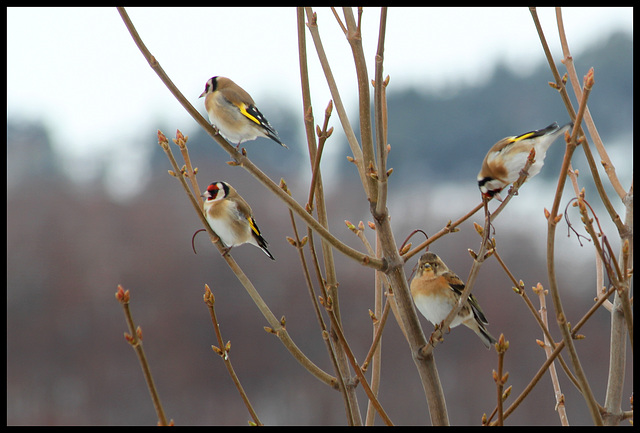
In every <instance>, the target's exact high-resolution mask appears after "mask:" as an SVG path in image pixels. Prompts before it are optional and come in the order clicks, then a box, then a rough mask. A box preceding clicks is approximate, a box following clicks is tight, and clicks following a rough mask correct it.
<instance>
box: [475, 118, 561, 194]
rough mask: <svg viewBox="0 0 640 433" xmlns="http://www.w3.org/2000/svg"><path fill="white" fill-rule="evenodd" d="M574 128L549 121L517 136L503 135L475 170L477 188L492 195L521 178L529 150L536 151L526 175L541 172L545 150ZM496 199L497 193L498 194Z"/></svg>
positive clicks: (530, 175)
mask: <svg viewBox="0 0 640 433" xmlns="http://www.w3.org/2000/svg"><path fill="white" fill-rule="evenodd" d="M571 127H573V123H572V122H569V123H567V124H566V125H563V126H558V123H557V122H554V123H552V124H551V125H549V126H547V127H546V128H543V129H538V130H536V131H530V132H527V133H524V134H521V135H518V136H516V137H505V138H503V139H502V140H500V141H498V142H497V143H496V144H494V145H493V147H492V148H491V149H489V152H487V155H486V156H485V157H484V161H482V168H481V169H480V172H479V173H478V188H480V192H481V193H482V196H483V197H486V198H492V197H494V196H496V195H497V194H498V193H499V192H500V191H501V190H502V189H503V188H504V187H506V186H507V185H509V184H511V183H513V182H515V181H516V180H518V178H519V177H520V171H521V170H522V169H523V168H524V166H525V164H526V163H527V158H528V157H529V152H531V149H535V150H536V156H535V161H534V163H533V164H532V165H531V167H529V176H528V178H527V180H528V179H531V178H532V177H533V176H535V175H536V174H538V173H539V172H540V169H541V168H542V166H543V165H544V158H545V156H546V153H547V149H548V148H549V146H551V144H552V143H553V142H554V141H555V140H556V139H557V138H558V137H559V136H560V135H562V134H563V133H564V132H565V131H566V130H568V129H569V128H571ZM497 198H498V199H499V196H498V197H497Z"/></svg>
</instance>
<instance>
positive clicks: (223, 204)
mask: <svg viewBox="0 0 640 433" xmlns="http://www.w3.org/2000/svg"><path fill="white" fill-rule="evenodd" d="M202 197H203V198H204V199H205V201H204V215H205V217H206V218H207V221H208V222H209V225H210V226H211V228H212V229H213V231H214V232H216V234H217V235H218V236H219V237H220V240H222V242H223V243H224V245H225V246H226V247H227V249H226V251H225V252H224V254H226V253H228V252H229V250H231V248H233V247H235V246H238V245H242V244H245V243H250V244H253V245H255V246H256V247H258V248H260V249H261V250H262V251H264V253H265V254H266V255H267V256H269V258H270V259H271V260H275V258H274V257H273V255H272V254H271V253H270V252H269V250H268V249H267V241H266V240H265V238H263V237H262V234H261V233H260V229H258V225H257V224H256V221H255V220H254V219H253V217H252V216H251V214H252V212H251V207H250V206H249V204H248V203H247V202H246V201H245V200H244V199H243V198H242V197H240V195H239V194H238V192H237V191H236V190H235V189H234V188H233V187H232V186H231V185H229V184H228V183H227V182H213V183H212V184H211V185H209V186H208V187H207V190H206V191H205V192H203V193H202Z"/></svg>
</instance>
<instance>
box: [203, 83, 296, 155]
mask: <svg viewBox="0 0 640 433" xmlns="http://www.w3.org/2000/svg"><path fill="white" fill-rule="evenodd" d="M203 96H206V98H205V100H204V106H205V108H206V109H207V113H208V114H209V120H210V121H211V123H212V124H213V125H214V126H215V127H216V128H218V131H219V132H220V134H221V135H222V136H223V137H224V138H226V139H227V140H229V141H231V142H232V143H238V145H237V146H236V147H239V146H240V143H242V142H244V141H249V140H255V139H256V138H258V137H267V138H270V139H272V140H273V141H275V142H276V143H278V144H279V145H280V146H282V147H285V148H287V149H288V147H287V145H286V144H284V143H283V142H282V141H281V140H280V137H278V133H277V132H276V130H275V129H274V128H273V126H271V124H270V123H269V121H268V120H267V119H266V117H264V116H263V115H262V113H261V112H260V110H258V107H256V104H255V102H253V98H251V95H249V94H248V93H247V92H246V91H245V90H244V89H243V88H242V87H240V86H238V85H237V84H236V83H234V82H233V81H231V80H230V79H229V78H226V77H213V78H211V79H209V80H208V81H207V84H206V85H205V87H204V92H202V94H201V95H200V98H202V97H203Z"/></svg>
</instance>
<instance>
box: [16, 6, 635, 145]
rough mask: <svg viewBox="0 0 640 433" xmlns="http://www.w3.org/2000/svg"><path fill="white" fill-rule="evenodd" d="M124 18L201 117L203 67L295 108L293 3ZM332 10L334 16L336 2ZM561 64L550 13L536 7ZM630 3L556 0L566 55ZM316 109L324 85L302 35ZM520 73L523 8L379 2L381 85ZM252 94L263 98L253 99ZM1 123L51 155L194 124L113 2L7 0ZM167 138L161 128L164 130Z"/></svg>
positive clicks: (532, 48) (371, 13)
mask: <svg viewBox="0 0 640 433" xmlns="http://www.w3.org/2000/svg"><path fill="white" fill-rule="evenodd" d="M127 11H128V13H129V15H130V17H131V19H132V21H133V23H134V25H135V26H136V28H137V30H138V32H139V33H140V35H141V37H142V38H143V40H144V41H145V43H146V44H147V46H148V48H149V49H150V51H151V52H152V54H154V55H155V57H156V59H157V60H158V61H159V62H160V64H161V65H162V67H163V68H164V70H165V71H166V72H167V73H168V74H169V76H170V77H171V79H172V80H173V81H174V83H175V84H176V85H177V86H178V87H179V88H180V89H181V90H182V91H183V93H184V94H185V95H186V96H187V97H188V98H190V99H191V102H192V103H193V104H194V106H196V107H197V108H198V109H200V110H201V112H202V113H204V110H203V107H202V100H198V96H199V94H200V93H201V92H202V90H203V89H204V84H205V82H206V80H207V79H208V78H210V77H211V76H213V75H224V76H228V77H230V78H232V79H233V80H234V81H236V82H237V83H238V84H240V85H241V86H242V87H244V88H245V89H246V90H247V91H249V93H251V94H252V96H253V97H254V99H255V100H256V102H257V105H258V106H259V107H260V106H265V105H266V104H267V102H265V101H268V104H273V103H274V101H273V99H276V98H278V99H281V100H282V101H283V102H284V103H286V104H289V105H291V106H293V107H294V108H295V109H299V107H300V102H299V99H300V85H299V82H300V79H299V72H298V71H299V69H298V59H297V31H296V18H295V16H296V15H295V9H293V8H268V9H261V8H246V9H245V8H205V9H201V8H128V9H127ZM317 11H318V17H319V21H318V25H319V28H320V31H321V36H322V37H323V42H324V46H325V50H326V51H327V53H328V54H329V57H330V61H332V67H333V72H334V75H336V77H337V79H338V85H339V86H340V89H341V91H343V92H344V94H343V98H344V99H345V103H346V104H348V105H351V106H352V107H353V104H354V103H355V94H354V93H353V89H354V85H353V84H354V83H355V75H354V72H353V71H354V69H353V61H352V56H351V52H350V49H349V46H348V43H347V42H346V40H345V38H344V36H343V34H342V32H341V31H340V29H339V27H338V26H337V24H336V20H335V18H334V17H333V15H332V13H331V11H330V10H328V9H326V8H322V9H318V10H317ZM340 13H341V11H340ZM538 13H539V15H540V16H541V19H542V24H543V27H544V29H545V31H546V33H547V37H548V40H549V43H550V45H551V47H552V50H553V52H554V54H555V55H556V56H557V58H558V59H559V56H560V49H559V43H558V38H557V29H556V21H555V12H554V9H553V8H539V9H538ZM632 15H633V12H632V9H631V8H565V9H563V18H564V22H565V28H566V31H567V34H568V37H569V44H570V47H571V49H572V51H573V52H574V53H578V52H579V51H580V50H581V49H582V48H584V47H585V46H587V45H589V44H591V43H593V42H594V41H596V40H599V39H603V38H606V37H607V36H608V35H609V34H610V33H611V32H613V31H615V30H622V31H625V32H627V33H629V34H631V33H632V31H633V19H632ZM379 18H380V10H379V8H366V9H365V12H364V15H363V29H364V35H363V40H364V48H365V53H366V56H367V61H368V64H369V68H370V69H369V75H370V77H371V78H373V60H374V53H375V50H376V44H377V33H378V25H379ZM307 42H308V47H309V53H310V55H309V59H310V67H311V78H312V82H316V83H318V84H319V85H316V86H314V87H313V89H312V90H313V95H312V97H313V103H314V105H315V106H316V107H319V108H316V112H320V111H321V110H323V109H324V107H325V106H326V104H327V102H328V100H329V99H330V97H329V92H328V90H327V89H326V81H325V80H324V77H323V76H322V75H321V71H320V67H319V66H318V63H317V56H316V54H315V51H312V46H311V37H310V36H309V35H308V34H307ZM499 61H500V62H503V63H504V64H506V65H508V66H509V67H510V68H512V69H513V70H515V71H520V72H522V73H523V74H526V73H527V71H528V70H529V69H530V68H531V67H532V66H534V65H537V64H539V63H541V62H543V61H544V57H543V52H542V48H541V46H540V42H539V40H538V36H537V33H536V31H535V27H534V25H533V21H532V18H531V15H530V12H529V10H528V8H525V7H520V8H418V9H414V8H399V9H395V8H391V9H389V12H388V23H387V32H386V44H385V75H387V74H389V75H390V76H391V80H392V86H397V87H398V88H401V87H406V86H414V87H417V88H423V89H425V91H430V90H434V91H438V89H440V90H439V91H443V90H442V89H443V88H445V87H444V86H445V85H447V86H448V88H452V87H454V86H456V85H458V84H470V83H476V82H480V81H482V80H483V79H486V78H487V73H488V72H490V71H491V70H492V68H493V67H494V65H495V63H496V62H499ZM261 101H262V103H261ZM7 111H8V117H9V118H24V117H28V118H35V119H41V120H43V121H44V122H45V123H46V124H47V125H48V126H49V127H50V128H51V129H52V132H53V133H54V139H55V140H56V142H57V144H58V146H59V148H60V147H61V148H62V149H61V150H65V151H69V152H70V153H69V154H70V155H76V156H79V155H86V154H87V153H91V152H92V151H93V150H95V149H96V148H100V146H107V145H109V146H113V145H114V144H118V143H124V142H126V140H127V138H128V137H130V136H133V133H138V134H137V136H139V131H140V130H141V128H149V129H150V130H151V131H153V132H155V129H156V128H157V127H158V126H159V125H158V121H159V120H162V121H166V120H169V119H170V120H171V121H172V122H175V124H176V125H182V128H186V129H187V130H188V128H196V125H195V123H193V121H192V120H190V118H189V117H188V116H187V115H186V113H184V110H183V109H182V108H181V107H180V105H179V104H178V102H177V101H176V100H175V99H174V97H173V96H172V95H171V94H170V93H169V91H168V90H167V89H166V88H165V87H164V85H163V84H162V83H161V81H160V79H159V78H158V77H157V76H156V74H155V73H154V72H153V71H152V70H151V68H150V67H149V66H148V64H147V63H146V61H145V60H144V59H143V57H142V55H141V54H140V52H139V50H138V49H137V47H136V46H135V44H134V43H133V41H132V39H131V37H130V35H129V33H128V32H127V30H126V28H125V26H124V23H123V22H122V20H121V18H120V16H119V14H118V12H117V10H116V9H115V8H9V9H8V12H7ZM169 132H170V133H173V131H169Z"/></svg>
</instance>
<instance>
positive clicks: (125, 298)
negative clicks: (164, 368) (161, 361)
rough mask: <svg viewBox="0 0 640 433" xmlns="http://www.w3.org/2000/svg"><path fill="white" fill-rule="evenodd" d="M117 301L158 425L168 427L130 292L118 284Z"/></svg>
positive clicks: (126, 334)
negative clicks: (133, 313) (122, 311)
mask: <svg viewBox="0 0 640 433" xmlns="http://www.w3.org/2000/svg"><path fill="white" fill-rule="evenodd" d="M116 299H117V300H118V302H120V304H121V305H122V309H123V310H124V317H125V319H126V321H127V326H128V328H129V333H126V332H125V333H124V337H125V339H126V340H127V342H128V343H129V344H131V347H133V350H134V351H135V352H136V355H137V356H138V361H140V367H142V374H143V375H144V380H145V381H146V382H147V388H148V389H149V394H151V401H152V402H153V407H154V408H155V410H156V414H157V415H158V424H160V425H163V426H166V425H168V423H167V417H166V415H165V414H164V408H163V407H162V403H161V402H160V395H158V390H157V388H156V385H155V382H154V380H153V375H152V374H151V368H150V367H149V362H148V361H147V356H146V355H145V353H144V348H143V347H142V329H141V328H140V327H139V326H138V327H136V325H135V323H134V322H133V316H132V315H131V310H130V308H129V301H130V300H131V295H130V294H129V290H126V291H125V290H124V289H123V288H122V286H121V285H120V284H118V290H117V291H116ZM171 423H173V421H171Z"/></svg>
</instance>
